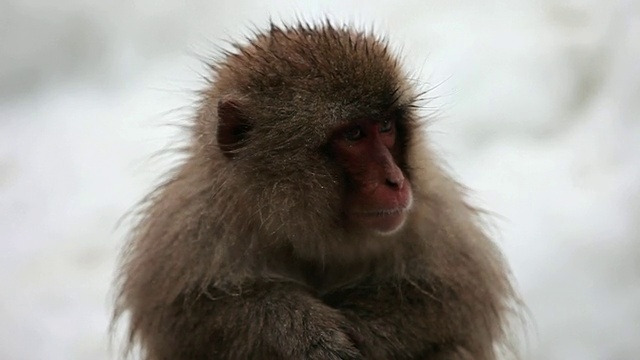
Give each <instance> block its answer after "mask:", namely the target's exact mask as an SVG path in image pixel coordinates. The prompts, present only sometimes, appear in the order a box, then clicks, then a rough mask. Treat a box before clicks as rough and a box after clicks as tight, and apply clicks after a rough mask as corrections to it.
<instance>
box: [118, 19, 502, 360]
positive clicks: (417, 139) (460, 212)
mask: <svg viewBox="0 0 640 360" xmlns="http://www.w3.org/2000/svg"><path fill="white" fill-rule="evenodd" d="M212 69H213V76H212V79H211V83H210V86H209V87H208V88H207V89H206V91H204V92H203V97H202V102H201V103H200V105H199V108H198V111H197V114H196V116H195V119H194V123H193V127H192V137H191V142H190V144H189V148H188V154H189V155H188V158H187V159H186V160H185V162H184V163H183V164H182V165H181V166H180V168H179V169H178V171H177V172H176V173H175V174H173V175H172V176H171V177H170V179H169V180H168V181H167V182H166V183H165V184H164V185H162V186H161V187H160V188H159V189H157V190H156V191H155V192H154V193H153V194H151V195H150V196H149V197H148V199H147V201H146V202H145V207H144V208H143V217H142V219H141V220H140V222H139V224H138V226H137V227H136V228H135V231H134V232H133V234H132V238H131V241H130V243H129V245H128V247H127V248H126V250H125V252H124V255H123V258H122V264H121V273H120V277H119V283H118V286H119V297H118V301H117V304H116V310H115V320H117V319H118V318H119V317H120V316H121V315H123V314H125V313H127V314H128V315H129V316H130V318H129V330H130V333H129V334H130V338H129V343H130V345H131V346H139V347H140V348H141V350H142V353H143V354H144V355H143V357H144V359H148V360H161V359H163V360H164V359H167V360H169V359H171V360H180V359H361V358H362V359H480V360H481V359H494V358H496V356H497V355H496V348H497V346H498V345H500V344H501V343H502V342H503V340H504V335H505V334H504V333H505V326H506V323H507V321H506V320H507V315H508V313H509V310H510V304H511V302H512V301H513V300H514V294H513V290H512V287H511V284H510V282H509V278H508V271H507V268H506V265H505V263H504V261H503V259H502V257H501V255H500V253H499V251H498V249H497V248H496V246H495V245H494V244H493V243H492V242H491V241H490V240H489V239H488V238H487V236H486V235H485V234H484V233H483V231H482V230H481V229H480V227H479V225H478V221H477V215H478V214H477V211H476V210H474V209H473V208H472V207H470V206H468V205H467V204H466V203H465V202H464V200H463V197H462V190H461V188H460V186H459V185H457V184H456V183H455V182H454V181H453V180H451V178H450V177H449V176H448V175H447V174H445V172H444V171H443V170H442V169H441V168H440V167H439V166H438V164H437V162H436V160H435V159H433V158H432V155H433V152H432V151H430V149H429V147H428V144H427V143H426V139H425V136H424V129H423V126H422V125H423V124H424V121H422V120H421V119H420V118H419V116H418V114H417V112H416V108H417V105H416V101H417V94H416V93H415V92H414V90H413V88H412V86H410V84H409V83H408V81H407V80H406V76H405V74H404V73H403V72H402V69H401V68H400V66H399V64H398V62H397V61H396V58H395V57H394V56H393V55H392V54H391V52H390V51H389V50H388V49H387V45H386V43H385V42H384V41H382V40H380V39H377V38H375V37H373V36H371V35H369V34H364V33H360V32H357V31H354V30H351V29H348V28H336V27H333V26H332V25H331V24H329V23H326V24H324V25H320V26H317V27H312V26H308V25H306V26H303V25H299V26H296V27H276V26H272V28H271V29H270V30H269V31H267V32H265V33H261V34H258V35H257V36H256V37H255V38H254V39H252V40H251V41H250V42H249V43H248V44H246V45H237V46H236V51H235V52H231V53H226V54H225V56H224V57H223V58H222V59H221V60H220V61H219V62H218V63H216V64H215V65H212ZM226 103H232V104H233V108H234V109H237V110H238V111H239V112H240V113H241V114H240V115H238V116H240V117H242V119H243V121H245V120H246V121H248V122H249V123H250V126H251V127H250V130H249V131H248V132H247V134H246V138H243V139H242V142H241V144H239V145H238V146H237V147H234V148H233V149H227V150H226V151H227V152H226V153H225V152H223V151H221V150H220V146H219V144H218V142H217V140H216V139H217V137H216V134H217V131H219V129H220V126H221V124H220V117H219V114H218V110H219V108H220V107H219V104H226ZM225 111H226V110H225ZM388 111H397V112H399V113H401V114H402V120H401V121H400V122H399V125H398V126H399V127H401V130H402V134H403V138H402V141H403V146H404V156H403V164H401V166H402V168H403V170H404V172H405V174H406V176H407V177H408V178H409V179H410V181H411V183H412V186H413V191H414V206H413V208H412V209H411V213H410V215H409V218H408V220H407V223H406V224H405V226H404V227H403V228H402V229H401V230H400V231H398V232H396V233H394V234H392V235H388V236H376V235H372V234H369V233H365V232H359V231H354V230H348V229H347V228H346V227H345V226H343V225H344V224H343V223H342V216H341V215H342V214H341V209H342V206H343V203H342V199H344V191H345V188H346V186H345V182H346V179H344V175H343V173H342V171H341V169H340V168H339V166H337V165H336V162H335V161H333V159H332V158H331V157H330V156H328V155H327V154H326V153H325V152H324V151H323V149H324V146H325V144H326V141H327V136H328V134H329V133H330V131H331V130H332V129H334V128H335V127H336V126H339V125H341V124H343V123H344V122H345V121H348V120H349V119H353V118H358V117H363V116H375V115H376V114H381V113H385V112H388ZM225 116H226V115H225ZM115 320H114V321H115Z"/></svg>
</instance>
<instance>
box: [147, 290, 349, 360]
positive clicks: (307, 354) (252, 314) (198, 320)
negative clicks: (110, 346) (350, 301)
mask: <svg viewBox="0 0 640 360" xmlns="http://www.w3.org/2000/svg"><path fill="white" fill-rule="evenodd" d="M165 319H166V320H165V321H164V322H163V324H164V325H163V326H162V327H163V328H162V329H158V330H159V331H161V332H163V336H161V337H160V339H159V343H158V344H155V346H153V347H152V348H156V349H159V350H160V351H159V354H162V355H161V356H159V357H157V359H172V360H182V359H184V360H187V359H229V360H231V359H292V360H293V359H317V360H320V359H322V360H325V359H329V360H331V359H333V360H339V359H360V358H361V357H360V353H359V352H358V350H357V349H356V348H355V346H354V344H353V342H352V340H351V339H350V338H349V337H348V335H346V333H347V328H346V326H347V321H346V319H345V318H344V317H343V316H342V315H341V314H340V313H339V312H338V311H337V310H335V309H332V308H330V307H328V306H326V305H325V304H323V303H322V302H321V301H320V300H318V299H316V298H315V297H313V296H312V295H311V294H310V293H309V292H308V291H307V290H306V289H304V288H302V287H298V286H297V285H295V284H291V283H269V282H266V283H262V284H254V285H251V286H243V288H242V291H241V293H239V294H228V293H225V292H222V291H219V290H215V289H214V290H209V291H207V292H206V293H198V294H194V295H187V296H183V297H182V298H181V299H179V300H177V301H176V302H174V304H173V305H172V307H171V311H169V312H167V313H166V318H165ZM152 358H153V359H156V357H152Z"/></svg>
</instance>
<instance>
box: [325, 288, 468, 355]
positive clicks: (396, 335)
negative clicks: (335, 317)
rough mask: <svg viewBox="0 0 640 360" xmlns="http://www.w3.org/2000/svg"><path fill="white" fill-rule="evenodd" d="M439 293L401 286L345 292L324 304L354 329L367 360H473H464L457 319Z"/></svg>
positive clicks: (351, 289) (331, 296)
mask: <svg viewBox="0 0 640 360" xmlns="http://www.w3.org/2000/svg"><path fill="white" fill-rule="evenodd" d="M433 293H434V290H433V289H430V288H429V287H428V286H425V287H422V286H420V285H418V284H415V283H411V282H407V281H397V282H392V283H387V284H384V283H383V284H371V285H367V284H363V285H360V286H356V287H351V288H348V289H342V290H339V291H337V292H334V293H331V294H329V295H327V296H325V298H324V300H325V302H326V303H327V304H329V305H330V306H332V307H334V308H335V309H338V310H340V311H341V312H342V314H344V315H345V317H346V318H347V319H348V320H349V322H350V323H351V324H352V326H353V328H354V329H355V333H353V334H352V338H354V341H355V342H356V345H357V347H358V349H359V350H360V351H361V352H362V354H363V356H364V358H366V359H380V360H382V359H432V358H433V359H436V358H437V359H441V358H442V359H467V357H465V356H459V355H458V354H460V355H463V353H462V352H460V350H461V349H462V348H461V347H460V345H461V344H460V343H459V342H458V340H460V339H459V335H458V334H455V333H454V330H453V329H451V328H452V327H451V326H450V323H449V321H454V322H455V321H457V319H456V318H455V317H456V316H455V315H452V314H451V313H449V312H448V311H447V310H446V309H445V306H444V305H443V304H442V303H441V301H439V300H438V298H437V297H436V296H435V295H434V294H433ZM462 311H463V310H462ZM449 329H451V330H449ZM471 358H472V357H471ZM471 358H469V359H471Z"/></svg>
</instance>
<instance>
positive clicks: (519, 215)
mask: <svg viewBox="0 0 640 360" xmlns="http://www.w3.org/2000/svg"><path fill="white" fill-rule="evenodd" d="M292 4H293V3H292V2H289V1H284V0H282V1H271V2H260V3H253V2H251V1H248V0H236V1H234V2H233V6H230V5H229V4H216V3H214V2H211V1H205V0H196V1H189V2H168V1H160V2H157V1H150V0H140V1H130V2H98V1H81V0H58V1H55V2H47V1H44V0H23V1H18V0H0V24H1V25H0V44H2V45H0V46H1V50H2V51H1V53H0V269H2V271H0V283H2V287H0V359H11V360H14V359H15V360H22V359H52V360H57V359H65V360H66V359H115V358H118V356H117V351H116V350H117V346H114V347H113V350H110V348H109V343H108V339H109V338H108V333H107V331H108V324H109V316H110V311H111V310H110V307H111V301H112V293H111V281H112V279H113V275H114V271H115V261H116V257H117V253H118V251H119V248H120V246H121V245H122V242H123V237H124V234H125V233H126V229H127V226H129V224H128V223H127V222H124V223H123V224H121V225H119V226H117V224H118V221H119V219H120V218H121V217H122V216H123V215H124V214H125V213H126V212H127V210H129V209H130V208H131V207H132V206H133V204H135V202H136V201H137V200H139V199H140V198H141V197H142V196H143V195H144V194H145V192H146V191H148V190H149V189H151V188H152V185H153V183H154V182H155V181H156V180H157V179H158V176H159V175H160V174H162V173H163V171H164V170H166V167H167V164H169V163H170V161H171V159H170V158H157V157H154V156H153V154H154V153H156V152H157V151H159V150H161V149H162V148H164V147H166V146H168V145H170V144H174V143H175V141H176V140H179V139H180V134H179V133H178V132H177V130H176V129H175V128H172V127H170V126H163V125H165V124H171V123H180V121H182V120H184V119H185V118H186V117H187V116H188V114H189V111H190V104H191V103H192V101H193V100H194V93H193V92H192V91H193V90H197V89H198V88H199V87H200V86H202V82H201V80H200V78H199V74H201V73H203V72H204V68H203V67H202V65H201V63H200V62H199V61H198V58H199V57H200V58H201V57H206V56H208V55H210V54H212V53H213V47H214V46H215V45H221V44H222V40H224V39H228V38H238V37H239V36H242V35H243V34H247V33H248V31H247V29H248V28H250V27H252V26H258V27H261V26H265V24H266V23H267V21H268V19H269V16H271V17H272V18H273V19H275V20H278V19H284V20H290V19H294V18H296V17H298V18H305V19H309V20H313V19H318V18H320V17H321V14H329V15H330V16H331V17H332V18H333V19H337V20H341V21H347V22H349V23H352V24H356V25H360V26H370V25H371V24H375V25H376V26H375V28H376V29H377V31H378V32H380V33H386V34H389V37H390V39H391V41H392V42H393V43H394V44H397V48H398V49H400V51H401V52H402V54H403V57H404V58H405V61H406V63H407V64H408V66H407V68H409V69H412V70H413V69H415V71H414V75H415V76H416V78H418V79H419V81H420V82H421V83H423V84H425V85H424V86H425V87H426V88H433V89H432V90H431V92H430V95H431V96H433V97H434V100H433V102H432V103H431V104H429V107H430V108H434V109H435V110H436V111H435V112H436V114H437V116H438V119H437V120H436V121H435V122H434V124H433V125H432V126H431V137H432V139H433V141H434V142H435V143H436V146H437V148H438V149H439V152H440V153H441V154H442V155H443V156H444V157H445V158H446V159H447V161H448V163H449V165H450V167H451V169H452V171H453V172H454V173H455V174H456V176H457V177H458V178H459V179H460V180H461V181H462V182H463V183H465V184H467V185H468V186H469V187H471V188H472V189H473V190H474V191H473V193H472V195H471V196H472V199H473V201H474V202H475V203H476V204H480V205H481V206H483V207H485V208H487V209H489V210H491V212H492V213H493V214H495V216H494V217H493V220H492V224H493V226H492V231H493V232H494V233H495V234H496V237H497V238H498V241H499V243H500V245H501V246H502V248H503V250H504V251H505V253H506V255H507V257H508V259H509V261H510V263H511V266H512V268H513V272H514V276H515V278H516V280H517V281H518V287H519V289H520V292H521V294H522V297H523V299H524V301H525V303H526V304H527V306H528V309H529V318H530V321H529V329H528V335H529V341H528V344H529V345H528V346H527V347H526V349H525V350H524V352H525V358H531V359H552V360H553V359H559V360H560V359H562V360H564V359H587V360H588V359H594V360H595V359H634V358H637V354H640V236H639V234H640V221H639V220H640V101H638V100H639V99H640V41H638V39H640V3H638V2H634V1H631V0H629V1H624V0H619V1H608V2H605V1H595V0H583V1H571V0H564V1H555V0H553V1H552V0H539V1H534V0H514V1H510V2H500V1H491V0H474V1H471V0H467V1H457V2H444V1H435V0H431V1H409V0H406V1H396V2H393V3H392V2H383V1H369V2H356V1H329V2H296V3H295V4H293V5H292ZM252 24H255V25H252ZM194 54H195V55H194ZM436 85H437V86H436ZM176 109H177V110H176Z"/></svg>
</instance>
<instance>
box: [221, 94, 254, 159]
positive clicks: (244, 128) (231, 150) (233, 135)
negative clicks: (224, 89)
mask: <svg viewBox="0 0 640 360" xmlns="http://www.w3.org/2000/svg"><path fill="white" fill-rule="evenodd" d="M250 130H251V123H250V122H249V120H248V119H247V118H246V117H244V116H243V114H242V112H241V110H240V104H239V103H238V102H236V101H234V100H231V99H221V100H220V101H219V102H218V135H217V138H218V146H220V150H221V151H222V153H223V154H224V155H225V156H226V157H228V158H230V159H231V158H233V157H234V156H235V155H236V154H237V150H238V149H240V148H241V147H242V145H243V143H244V140H245V139H246V138H247V135H248V133H249V131H250Z"/></svg>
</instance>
